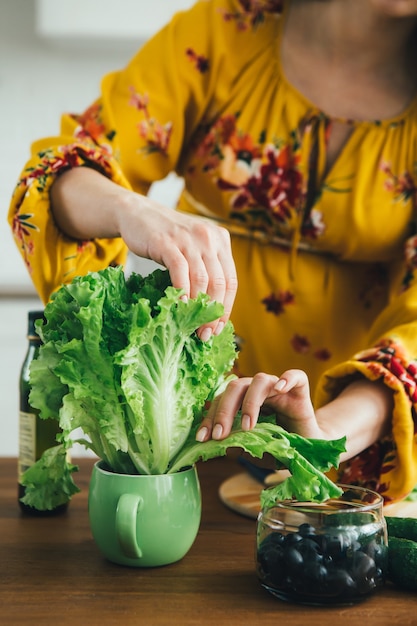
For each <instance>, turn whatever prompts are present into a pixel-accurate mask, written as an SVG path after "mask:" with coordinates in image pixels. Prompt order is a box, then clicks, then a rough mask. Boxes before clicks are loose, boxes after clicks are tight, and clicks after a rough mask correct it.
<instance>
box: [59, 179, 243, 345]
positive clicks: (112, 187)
mask: <svg viewBox="0 0 417 626" xmlns="http://www.w3.org/2000/svg"><path fill="white" fill-rule="evenodd" d="M51 200H52V210H53V213H54V217H55V220H56V222H57V224H58V226H59V227H60V228H61V230H62V231H63V232H65V233H66V234H67V235H69V236H71V237H73V238H75V239H81V240H85V239H95V238H112V237H121V238H122V239H123V240H124V242H125V243H126V245H127V247H128V248H129V249H130V250H131V251H132V252H133V253H134V254H136V255H137V256H140V257H143V258H146V259H150V260H152V261H155V262H156V263H159V264H160V265H163V266H164V267H166V268H167V269H168V271H169V274H170V277H171V282H172V285H173V286H174V287H176V288H178V289H183V290H184V297H189V298H194V297H196V296H197V294H198V293H199V292H203V293H207V294H208V295H209V296H210V298H211V299H212V300H215V301H216V302H219V303H221V304H223V306H224V314H223V315H222V317H221V318H220V319H218V320H214V321H213V322H211V323H210V324H206V325H205V326H203V327H201V328H200V329H199V331H198V333H199V336H200V338H201V339H203V340H207V339H209V338H210V336H211V334H212V333H216V334H218V333H220V332H221V330H222V328H223V326H224V324H225V323H226V322H227V320H228V319H229V317H230V313H231V310H232V306H233V302H234V299H235V296H236V290H237V275H236V268H235V263H234V260H233V255H232V248H231V241H230V235H229V233H228V231H227V230H226V229H224V228H221V227H220V226H218V225H217V224H215V223H212V222H211V221H209V220H207V219H204V218H200V217H197V216H193V215H188V214H186V213H180V212H178V211H174V210H173V209H169V208H166V207H164V206H162V205H160V204H158V203H157V202H155V201H153V200H151V199H150V198H147V197H146V196H142V195H140V194H138V193H135V192H133V191H131V190H128V189H125V188H123V187H121V186H120V185H117V184H116V183H114V182H112V181H111V180H109V179H108V178H106V177H105V176H103V175H102V174H100V173H99V172H97V171H95V170H93V169H91V168H87V167H77V168H74V169H72V170H68V171H67V172H65V173H63V174H62V175H60V176H59V177H58V178H57V179H56V181H55V182H54V184H53V185H52V188H51Z"/></svg>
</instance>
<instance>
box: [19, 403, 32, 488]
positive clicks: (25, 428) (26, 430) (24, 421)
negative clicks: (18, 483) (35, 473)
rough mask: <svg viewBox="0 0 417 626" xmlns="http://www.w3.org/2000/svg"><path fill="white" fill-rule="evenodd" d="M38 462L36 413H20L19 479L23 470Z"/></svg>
mask: <svg viewBox="0 0 417 626" xmlns="http://www.w3.org/2000/svg"><path fill="white" fill-rule="evenodd" d="M35 462H36V415H35V414H34V413H25V412H24V411H20V413H19V462H18V475H19V480H20V477H21V476H22V474H23V472H25V471H26V470H27V469H28V468H29V467H30V466H31V465H33V464H34V463H35Z"/></svg>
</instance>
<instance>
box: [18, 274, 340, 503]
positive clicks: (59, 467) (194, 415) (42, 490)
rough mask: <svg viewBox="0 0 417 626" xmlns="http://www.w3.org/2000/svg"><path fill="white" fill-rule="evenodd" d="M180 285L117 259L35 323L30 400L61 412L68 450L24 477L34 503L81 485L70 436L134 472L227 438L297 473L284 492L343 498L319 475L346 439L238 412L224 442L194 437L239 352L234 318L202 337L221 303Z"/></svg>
mask: <svg viewBox="0 0 417 626" xmlns="http://www.w3.org/2000/svg"><path fill="white" fill-rule="evenodd" d="M182 294H183V292H182V291H181V290H179V289H174V288H173V287H172V286H171V284H170V280H169V274H168V272H167V271H164V270H156V271H155V272H153V273H152V274H150V275H149V276H147V277H142V276H140V275H138V274H135V273H133V274H132V275H131V276H130V278H129V279H128V280H126V279H125V276H124V273H123V269H122V268H121V267H116V268H115V267H109V268H106V269H104V270H102V271H100V272H91V273H89V274H87V275H86V276H80V277H77V278H75V279H74V280H73V281H72V282H71V283H70V284H68V285H64V286H63V287H61V289H59V290H58V291H57V292H56V293H55V294H54V295H53V297H52V299H51V301H50V302H49V303H48V305H47V306H46V308H45V318H46V322H42V321H39V322H38V323H37V331H38V333H39V335H40V337H41V339H42V342H43V345H42V346H41V349H40V352H39V356H38V358H37V359H36V360H35V361H33V363H32V366H31V371H30V383H31V393H30V403H31V405H32V406H33V407H35V408H37V409H39V411H40V417H41V418H43V419H50V418H53V419H58V420H59V424H60V427H61V429H62V434H61V435H60V441H61V442H62V447H61V448H60V447H58V448H55V449H53V451H47V452H46V453H45V454H44V456H43V457H42V459H41V460H40V461H39V462H38V463H36V464H35V465H34V466H33V467H32V468H30V470H28V471H27V472H26V473H25V474H24V478H23V480H24V484H25V486H26V487H27V489H26V496H25V502H26V503H27V504H29V505H31V506H35V507H36V508H48V507H51V506H52V504H51V503H53V502H54V503H55V505H56V504H57V503H61V501H64V499H65V498H66V499H68V498H69V497H71V495H72V493H75V491H74V489H76V487H75V485H74V483H73V482H72V477H71V474H72V473H73V471H75V468H74V466H72V465H71V464H70V463H67V461H66V458H65V453H64V452H65V450H67V449H68V448H70V447H71V446H72V445H73V443H74V442H78V443H81V444H82V445H84V446H85V447H86V448H89V449H91V450H92V451H93V452H94V453H95V454H96V455H97V456H98V457H99V458H101V459H103V461H105V463H106V464H107V465H108V466H109V467H110V468H112V469H113V471H115V472H120V473H129V474H134V473H140V474H161V473H168V472H175V471H178V470H179V469H181V468H183V467H186V466H189V465H192V464H194V463H195V462H197V460H199V459H202V460H205V459H209V458H214V457H216V456H221V455H223V454H225V453H226V450H227V449H228V448H229V447H240V448H242V449H243V450H246V451H247V452H248V453H250V454H251V455H253V456H255V457H257V458H261V457H262V456H263V455H264V454H265V453H270V454H272V455H273V456H274V457H275V458H276V459H277V462H278V463H281V464H282V465H284V466H285V467H288V468H289V469H290V471H291V474H292V476H291V480H289V481H288V482H287V483H286V486H285V487H284V486H283V487H281V492H279V493H280V494H281V496H282V495H285V496H287V494H289V493H291V494H293V495H295V496H296V497H298V496H300V497H301V496H302V497H303V498H304V497H306V496H307V495H308V496H309V498H310V499H317V498H326V497H327V494H329V493H331V494H332V495H335V492H334V489H335V488H336V487H334V486H332V483H330V481H329V480H328V479H327V478H326V477H325V476H324V474H323V473H322V472H323V471H326V470H327V469H329V467H330V466H336V464H337V459H338V455H339V454H340V451H341V449H342V444H341V442H320V441H312V440H305V439H303V438H302V437H299V436H298V435H293V434H290V433H286V432H285V431H284V430H283V429H281V428H280V427H278V426H277V425H276V424H275V423H274V420H273V419H272V418H269V419H266V418H265V419H262V420H261V421H260V423H259V424H258V425H257V426H256V428H255V429H253V430H252V431H248V432H245V431H242V430H240V426H239V424H240V421H239V416H237V419H236V421H235V425H234V428H233V431H232V433H231V435H230V436H229V437H228V438H227V439H226V440H223V441H221V442H219V441H208V442H205V443H198V442H196V440H195V434H196V431H197V429H198V427H199V425H200V423H201V419H202V417H203V414H204V411H205V410H206V406H207V403H208V402H210V401H211V400H212V399H213V398H214V397H215V396H216V395H217V394H218V393H220V392H221V391H222V390H223V389H224V388H225V386H226V385H227V383H228V381H229V380H230V379H231V378H233V377H234V376H233V375H232V374H231V370H232V367H233V364H234V362H235V360H236V358H237V351H236V346H235V340H234V330H233V326H232V324H231V322H228V323H227V324H226V326H225V328H224V330H223V331H222V332H221V333H220V335H217V336H216V335H215V336H213V337H212V338H211V339H210V340H209V341H207V342H202V341H201V340H200V339H199V338H198V336H197V334H196V330H197V329H198V328H199V327H200V326H202V325H203V324H206V323H208V322H210V321H212V320H215V319H217V318H218V317H220V316H221V315H222V314H223V306H222V305H221V304H219V303H216V302H213V301H211V300H210V298H209V297H208V296H207V295H206V294H199V295H198V296H197V297H196V298H191V299H188V301H186V302H184V301H183V300H182V299H181V296H182ZM78 429H81V431H82V432H83V436H82V437H78V438H77V436H76V434H75V431H77V430H78ZM48 475H49V476H50V480H48ZM60 484H62V489H61V491H60Z"/></svg>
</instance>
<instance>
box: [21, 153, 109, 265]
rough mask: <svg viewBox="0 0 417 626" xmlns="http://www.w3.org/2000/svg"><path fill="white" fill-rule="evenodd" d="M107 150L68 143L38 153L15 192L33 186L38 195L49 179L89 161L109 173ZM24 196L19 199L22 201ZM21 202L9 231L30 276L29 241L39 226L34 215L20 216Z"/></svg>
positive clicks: (48, 184)
mask: <svg viewBox="0 0 417 626" xmlns="http://www.w3.org/2000/svg"><path fill="white" fill-rule="evenodd" d="M105 155H106V151H103V150H102V149H98V148H95V147H88V146H87V145H86V146H82V145H80V144H70V145H66V146H60V147H59V149H58V151H57V152H55V151H54V150H52V149H49V150H43V151H41V152H39V153H38V159H39V161H38V164H37V166H36V167H33V166H30V167H27V168H26V169H25V170H24V171H23V175H22V177H21V178H20V180H19V181H18V183H17V189H19V188H26V190H27V191H26V193H28V191H29V190H30V188H31V187H32V186H35V187H36V190H37V191H38V192H39V193H44V192H46V191H48V189H49V186H50V184H51V182H52V180H51V176H53V177H55V176H57V175H59V174H60V173H62V172H64V171H65V170H67V169H70V168H74V167H79V166H81V165H84V164H86V163H88V162H91V163H94V164H95V167H100V168H101V169H102V171H104V172H106V171H108V160H107V157H106V156H105ZM24 197H25V196H23V197H22V200H21V202H22V201H23V199H24ZM21 202H20V203H17V205H16V209H15V212H14V217H13V222H12V231H13V235H14V237H15V240H16V242H17V243H18V246H19V248H20V250H21V253H22V257H23V260H24V263H25V265H26V267H27V269H28V271H29V273H32V266H31V260H30V257H31V256H32V255H33V254H34V253H35V244H34V242H33V239H32V234H33V232H34V231H39V228H38V226H37V225H36V223H35V222H34V221H33V220H34V217H35V215H34V214H33V213H20V212H19V209H20V205H21ZM83 245H84V242H80V244H79V250H80V252H82V249H83Z"/></svg>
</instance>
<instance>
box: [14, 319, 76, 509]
mask: <svg viewBox="0 0 417 626" xmlns="http://www.w3.org/2000/svg"><path fill="white" fill-rule="evenodd" d="M37 319H44V315H43V311H29V313H28V333H27V338H28V349H27V352H26V356H25V359H24V361H23V365H22V369H21V371H20V379H19V391H20V405H19V459H18V497H19V505H20V508H21V510H22V511H23V512H24V513H26V514H28V515H36V516H48V515H57V514H59V513H63V512H64V511H65V510H66V509H67V506H68V505H67V504H64V505H60V506H58V507H56V508H55V509H53V510H51V511H38V510H37V509H35V508H33V507H30V506H27V505H26V504H23V502H21V500H20V498H22V497H23V496H24V495H25V488H24V486H23V485H22V484H21V483H20V477H21V475H22V474H23V472H24V471H25V470H26V469H27V468H28V467H30V466H31V465H33V464H34V463H35V461H37V460H38V459H39V458H40V457H41V456H42V453H43V452H44V451H45V450H46V449H47V448H51V447H52V446H54V445H56V443H57V442H56V435H57V433H58V432H59V424H58V422H57V421H56V420H53V419H47V420H43V419H41V418H40V417H39V411H38V410H37V409H34V408H33V407H31V406H30V404H29V392H30V383H29V373H30V364H31V363H32V361H33V360H34V359H35V358H36V357H37V355H38V352H39V348H40V346H41V343H42V342H41V339H40V337H39V335H38V334H37V333H36V329H35V321H36V320H37Z"/></svg>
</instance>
